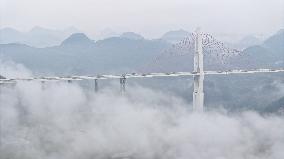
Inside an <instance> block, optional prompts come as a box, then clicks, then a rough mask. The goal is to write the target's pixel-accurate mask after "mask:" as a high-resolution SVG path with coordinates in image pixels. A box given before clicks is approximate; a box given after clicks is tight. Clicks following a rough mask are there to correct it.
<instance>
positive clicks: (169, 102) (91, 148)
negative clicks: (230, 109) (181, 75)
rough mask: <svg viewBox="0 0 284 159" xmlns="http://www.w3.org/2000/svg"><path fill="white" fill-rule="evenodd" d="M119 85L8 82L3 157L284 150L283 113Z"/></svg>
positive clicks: (216, 157) (184, 156)
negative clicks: (203, 103)
mask: <svg viewBox="0 0 284 159" xmlns="http://www.w3.org/2000/svg"><path fill="white" fill-rule="evenodd" d="M1 67H2V66H1ZM6 67H9V66H6ZM11 70H15V71H17V68H16V69H13V68H11ZM112 89H113V88H109V89H105V90H103V91H102V92H101V93H99V94H94V93H93V92H89V91H86V90H83V89H82V88H81V87H80V86H78V85H76V84H74V83H73V84H66V83H51V84H47V85H45V87H44V89H43V88H42V86H41V85H40V84H39V83H19V84H17V85H16V86H15V87H8V86H6V87H3V86H1V93H0V103H1V105H0V119H1V121H0V122H1V129H0V133H1V134H0V137H1V138H0V139H1V140H0V144H1V145H0V158H3V159H5V158H13V159H33V158H34V159H38V158H41V159H58V158H61V159H78V158H80V159H93V158H96V159H99V158H119V157H123V156H132V157H133V158H143V159H154V158H162V159H167V158H169V159H173V158H177V159H188V158H195V159H199V158H200V159H226V158H230V159H268V158H271V159H272V158H273V159H282V158H284V151H283V148H284V135H283V134H284V117H283V116H273V115H270V116H265V117H264V116H260V115H259V114H257V113H254V112H243V113H240V114H227V113H220V112H218V111H216V112H206V113H204V114H198V113H191V112H190V111H189V109H188V108H189V106H188V105H186V104H185V103H184V102H183V101H182V100H181V99H179V98H178V97H172V96H168V95H166V94H164V93H162V92H158V91H153V90H150V89H146V88H141V87H139V86H136V87H135V88H132V89H128V90H129V91H128V94H127V96H124V97H122V96H120V95H119V93H118V92H116V91H113V90H112Z"/></svg>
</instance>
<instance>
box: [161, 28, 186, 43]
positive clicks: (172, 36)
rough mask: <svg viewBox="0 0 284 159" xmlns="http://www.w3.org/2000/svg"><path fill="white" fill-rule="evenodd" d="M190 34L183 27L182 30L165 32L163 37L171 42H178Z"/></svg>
mask: <svg viewBox="0 0 284 159" xmlns="http://www.w3.org/2000/svg"><path fill="white" fill-rule="evenodd" d="M189 35H190V33H189V32H187V31H185V30H182V29H181V30H175V31H169V32H167V33H165V34H164V35H163V36H162V37H161V39H162V40H165V41H167V42H170V43H177V42H179V41H180V40H182V39H184V38H185V37H187V36H189Z"/></svg>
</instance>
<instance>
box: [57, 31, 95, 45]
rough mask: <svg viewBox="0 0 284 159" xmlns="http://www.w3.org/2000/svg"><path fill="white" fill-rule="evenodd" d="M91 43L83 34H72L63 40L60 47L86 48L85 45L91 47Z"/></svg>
mask: <svg viewBox="0 0 284 159" xmlns="http://www.w3.org/2000/svg"><path fill="white" fill-rule="evenodd" d="M92 44H93V41H92V40H90V39H89V38H88V37H87V36H86V35H85V34H84V33H74V34H72V35H71V36H70V37H68V38H67V39H65V40H64V41H63V42H62V43H61V45H63V46H67V45H69V46H72V45H76V46H86V45H92Z"/></svg>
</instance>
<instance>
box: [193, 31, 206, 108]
mask: <svg viewBox="0 0 284 159" xmlns="http://www.w3.org/2000/svg"><path fill="white" fill-rule="evenodd" d="M193 71H194V72H195V73H196V75H194V76H193V78H194V91H193V110H194V111H197V112H203V109H204V92H203V81H204V70H203V50H202V35H201V32H200V28H197V29H196V37H195V48H194V70H193Z"/></svg>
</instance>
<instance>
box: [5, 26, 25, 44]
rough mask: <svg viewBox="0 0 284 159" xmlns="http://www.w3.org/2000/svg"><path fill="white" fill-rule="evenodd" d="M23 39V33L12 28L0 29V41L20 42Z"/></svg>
mask: <svg viewBox="0 0 284 159" xmlns="http://www.w3.org/2000/svg"><path fill="white" fill-rule="evenodd" d="M23 40H24V33H21V32H19V31H17V30H16V29H13V28H3V29H0V43H2V44H7V43H20V42H21V41H23Z"/></svg>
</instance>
